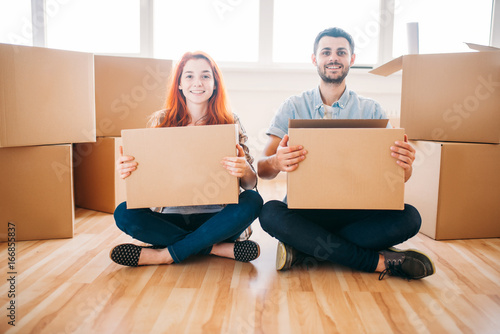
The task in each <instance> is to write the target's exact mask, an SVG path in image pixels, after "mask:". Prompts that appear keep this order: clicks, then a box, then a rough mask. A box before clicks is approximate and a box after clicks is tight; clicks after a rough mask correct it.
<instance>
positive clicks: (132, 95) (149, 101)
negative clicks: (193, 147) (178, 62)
mask: <svg viewBox="0 0 500 334" xmlns="http://www.w3.org/2000/svg"><path fill="white" fill-rule="evenodd" d="M94 61H95V100H96V124H97V135H98V136H111V137H119V136H120V135H121V130H124V129H137V128H145V127H146V124H147V122H148V120H149V116H150V115H151V114H153V113H154V112H155V111H158V110H160V109H163V108H164V104H165V96H166V90H167V83H168V78H169V76H170V72H171V70H172V61H171V60H165V59H152V58H134V57H113V56H94Z"/></svg>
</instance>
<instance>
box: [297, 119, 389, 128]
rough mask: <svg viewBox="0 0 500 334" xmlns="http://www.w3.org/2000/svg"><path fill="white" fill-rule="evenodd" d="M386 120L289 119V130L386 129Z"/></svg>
mask: <svg viewBox="0 0 500 334" xmlns="http://www.w3.org/2000/svg"><path fill="white" fill-rule="evenodd" d="M388 122H389V120H388V119H290V120H288V128H290V129H298V128H305V129H331V128H386V127H387V123H388Z"/></svg>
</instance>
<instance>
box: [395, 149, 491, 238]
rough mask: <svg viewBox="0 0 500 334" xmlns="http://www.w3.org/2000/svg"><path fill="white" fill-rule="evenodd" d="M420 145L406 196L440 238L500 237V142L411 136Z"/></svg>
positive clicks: (433, 234) (427, 227)
mask: <svg viewBox="0 0 500 334" xmlns="http://www.w3.org/2000/svg"><path fill="white" fill-rule="evenodd" d="M411 144H412V145H413V147H415V149H416V150H417V155H416V160H415V162H414V165H413V166H414V168H413V175H412V177H411V178H410V180H408V182H407V183H406V189H405V196H406V202H407V203H409V204H412V205H413V206H415V207H416V208H417V209H418V211H419V212H420V215H421V216H422V227H421V229H420V232H422V233H424V234H425V235H427V236H429V237H431V238H433V239H436V240H442V239H466V238H490V237H500V205H499V204H500V174H499V171H500V145H493V144H471V143H444V142H430V141H414V142H411Z"/></svg>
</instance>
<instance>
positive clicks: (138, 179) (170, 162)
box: [122, 124, 239, 208]
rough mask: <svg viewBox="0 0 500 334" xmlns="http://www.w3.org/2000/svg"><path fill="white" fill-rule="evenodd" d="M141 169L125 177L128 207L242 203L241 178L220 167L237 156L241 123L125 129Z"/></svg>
mask: <svg viewBox="0 0 500 334" xmlns="http://www.w3.org/2000/svg"><path fill="white" fill-rule="evenodd" d="M122 139H123V149H124V154H125V155H130V156H133V157H135V159H136V161H137V162H138V163H139V165H138V167H137V170H136V171H134V172H133V173H132V175H131V176H129V177H128V178H126V179H125V183H126V193H127V208H144V207H165V206H188V205H207V204H230V203H238V195H239V182H238V178H236V177H234V176H232V175H230V174H229V173H228V172H227V171H226V169H224V167H222V165H221V163H220V162H221V160H222V158H224V157H228V156H236V154H237V153H236V144H237V142H238V126H237V125H236V124H226V125H206V126H188V127H172V128H154V129H137V130H123V131H122Z"/></svg>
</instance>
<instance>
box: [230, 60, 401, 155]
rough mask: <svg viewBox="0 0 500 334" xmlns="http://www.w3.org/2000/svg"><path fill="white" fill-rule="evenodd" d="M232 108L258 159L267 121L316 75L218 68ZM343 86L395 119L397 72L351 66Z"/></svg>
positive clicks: (398, 89) (313, 82)
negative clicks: (381, 73)
mask: <svg viewBox="0 0 500 334" xmlns="http://www.w3.org/2000/svg"><path fill="white" fill-rule="evenodd" d="M221 70H222V72H223V75H224V80H225V81H226V86H227V88H228V94H229V99H230V102H231V107H232V109H233V111H234V112H235V113H236V114H238V116H239V117H240V119H241V122H242V124H243V126H244V127H245V129H246V131H247V133H248V136H249V146H250V149H251V151H252V154H253V155H254V156H255V157H256V158H258V157H259V156H260V154H261V151H262V149H263V146H264V144H265V143H266V141H267V135H266V134H265V131H266V129H267V128H268V126H269V123H270V121H271V119H272V117H273V115H274V113H275V112H276V110H277V109H278V107H279V106H280V104H281V103H282V102H283V101H284V100H285V99H286V98H288V97H289V96H291V95H295V94H299V93H301V92H302V91H304V90H308V89H311V88H313V87H315V86H316V85H318V83H319V76H318V74H317V73H316V70H315V68H314V67H313V66H312V65H311V68H310V69H309V70H308V69H298V70H297V69H295V70H291V69H263V68H261V69H235V68H222V69H221ZM347 85H348V87H349V88H350V89H352V90H354V91H356V93H358V94H359V95H362V96H366V97H369V98H372V99H375V100H377V101H378V102H380V103H381V105H382V107H383V108H384V109H385V110H386V112H387V114H388V116H389V117H390V118H399V112H400V103H401V72H399V73H396V74H393V75H391V76H389V77H380V76H376V75H373V74H369V73H368V70H366V69H351V71H350V73H349V75H348V77H347Z"/></svg>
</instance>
